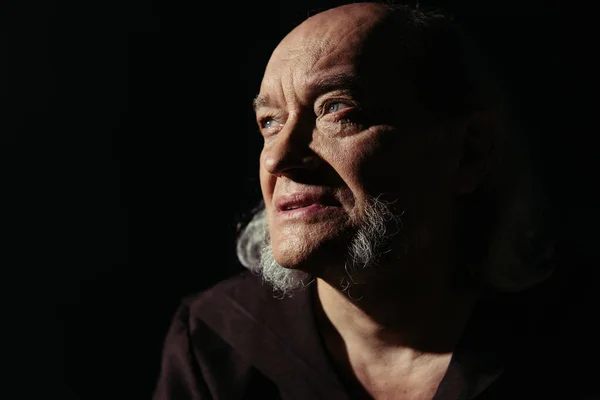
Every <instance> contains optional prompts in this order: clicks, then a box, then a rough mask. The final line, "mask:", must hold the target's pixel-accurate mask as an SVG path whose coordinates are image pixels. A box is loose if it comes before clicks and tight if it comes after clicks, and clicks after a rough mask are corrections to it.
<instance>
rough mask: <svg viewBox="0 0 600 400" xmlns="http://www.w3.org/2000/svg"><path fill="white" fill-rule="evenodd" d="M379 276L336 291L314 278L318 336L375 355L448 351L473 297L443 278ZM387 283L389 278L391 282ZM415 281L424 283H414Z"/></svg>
mask: <svg viewBox="0 0 600 400" xmlns="http://www.w3.org/2000/svg"><path fill="white" fill-rule="evenodd" d="M431 276H435V275H429V279H393V278H391V277H389V276H388V277H387V279H381V280H378V281H376V282H375V281H369V282H366V283H363V284H358V285H354V286H352V287H351V288H350V289H349V290H346V291H342V290H340V289H338V288H336V287H335V286H333V285H332V284H331V283H330V282H328V281H326V280H323V279H320V278H319V279H317V294H318V299H319V304H320V306H321V308H320V310H319V311H320V312H319V313H318V315H320V318H319V324H320V327H321V330H322V331H323V332H324V334H326V335H327V334H328V335H334V336H339V338H340V339H341V340H343V342H344V343H345V344H346V346H347V347H354V348H360V349H361V351H365V352H366V353H372V354H374V355H375V356H377V355H378V354H379V355H380V354H382V353H384V352H389V351H392V352H394V353H397V352H398V351H403V352H404V353H405V354H407V355H408V356H415V357H416V356H418V355H423V354H444V353H451V352H452V351H453V349H454V347H455V345H456V343H457V342H458V339H459V338H460V336H461V334H462V332H463V330H464V326H465V324H466V322H467V320H468V318H469V316H470V314H471V310H472V308H473V306H474V304H475V302H476V300H477V298H478V294H477V293H476V292H470V293H465V292H464V291H458V290H456V289H454V288H453V286H452V285H450V284H447V283H446V280H444V279H437V280H435V279H431ZM390 282H393V284H391V283H390ZM416 282H425V283H421V284H418V285H417V284H416Z"/></svg>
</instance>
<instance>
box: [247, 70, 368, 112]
mask: <svg viewBox="0 0 600 400" xmlns="http://www.w3.org/2000/svg"><path fill="white" fill-rule="evenodd" d="M358 81H359V79H358V77H357V76H355V75H348V74H344V73H338V74H333V75H328V76H325V77H323V78H320V79H319V80H317V81H316V82H314V83H310V84H309V87H310V92H311V94H312V96H314V97H318V96H320V95H322V94H324V93H328V92H332V91H334V90H340V89H344V90H349V91H356V90H357V88H358V86H359V85H358ZM270 103H271V102H270V100H269V97H268V96H265V95H260V94H259V95H258V96H256V97H255V98H254V99H253V100H252V107H253V108H254V111H255V112H256V111H257V110H258V109H259V108H261V107H269V106H270Z"/></svg>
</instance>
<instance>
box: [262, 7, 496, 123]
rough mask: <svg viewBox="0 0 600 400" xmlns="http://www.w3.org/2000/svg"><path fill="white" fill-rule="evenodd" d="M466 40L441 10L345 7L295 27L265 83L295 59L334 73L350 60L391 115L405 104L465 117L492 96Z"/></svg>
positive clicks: (365, 85)
mask: <svg viewBox="0 0 600 400" xmlns="http://www.w3.org/2000/svg"><path fill="white" fill-rule="evenodd" d="M465 39H466V38H465V37H464V35H463V34H462V33H461V32H460V30H459V29H458V27H457V26H456V25H455V24H454V23H453V21H452V20H451V18H448V17H447V16H445V15H442V14H440V13H436V12H425V11H421V10H418V9H413V8H411V7H408V6H400V5H396V6H393V5H390V4H382V3H369V2H363V3H353V4H347V5H343V6H339V7H335V8H332V9H329V10H326V11H323V12H320V13H318V14H315V15H313V16H311V17H309V18H308V19H306V20H305V21H304V22H302V23H301V24H300V25H298V26H297V27H296V28H295V29H293V30H292V31H291V32H290V33H289V34H288V35H287V36H286V37H285V38H284V39H283V40H282V41H281V42H280V43H279V45H278V46H277V48H276V49H275V50H274V52H273V54H272V56H271V58H270V60H269V63H268V65H267V68H266V71H265V76H264V81H263V87H262V88H265V86H264V85H266V86H269V85H270V84H271V83H272V82H271V81H272V79H274V78H275V77H276V76H277V75H278V74H279V73H280V72H282V71H283V70H285V69H286V68H288V69H289V68H295V67H296V66H298V65H299V64H298V63H304V67H305V68H307V69H313V68H327V69H330V70H331V71H334V70H336V69H337V70H341V69H343V68H342V64H344V63H345V64H346V67H348V66H349V65H350V64H352V68H351V69H352V71H348V69H347V68H346V72H351V73H352V74H353V75H354V76H355V77H356V78H358V80H359V81H360V82H361V85H362V89H363V90H370V91H372V90H376V91H377V96H378V97H379V98H380V99H381V102H380V104H379V105H378V106H379V107H381V106H382V104H383V105H387V106H389V107H391V108H395V109H396V111H395V112H394V114H398V112H397V111H398V109H401V110H406V113H407V114H409V115H418V114H420V113H424V114H427V115H428V116H431V115H432V114H435V115H438V116H443V117H442V118H446V117H449V116H457V115H464V114H467V113H468V112H470V111H473V110H474V109H475V108H477V107H479V106H484V103H488V102H489V101H490V99H491V97H490V96H487V94H489V93H490V89H491V88H490V87H489V83H491V82H490V81H489V80H487V79H486V78H483V77H482V76H481V75H480V72H481V71H483V69H481V68H480V66H479V65H477V64H478V62H479V60H478V59H477V57H474V56H475V55H476V53H474V52H470V51H467V52H465V50H466V47H465V44H466V43H467V42H466V41H465ZM467 53H468V54H467ZM465 66H466V67H467V68H465ZM379 89H381V90H379ZM384 89H385V90H384ZM261 92H263V90H262V89H261ZM259 100H260V101H262V100H263V99H262V98H259ZM487 105H488V104H485V106H487Z"/></svg>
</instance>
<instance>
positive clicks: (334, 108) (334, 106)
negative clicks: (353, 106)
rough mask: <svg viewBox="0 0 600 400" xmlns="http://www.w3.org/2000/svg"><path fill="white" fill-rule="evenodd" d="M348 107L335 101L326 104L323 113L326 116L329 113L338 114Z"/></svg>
mask: <svg viewBox="0 0 600 400" xmlns="http://www.w3.org/2000/svg"><path fill="white" fill-rule="evenodd" d="M348 107H350V106H349V105H348V104H346V103H342V102H339V101H337V102H334V103H329V104H327V106H326V108H325V111H326V112H327V113H328V114H330V113H334V112H338V111H340V110H343V109H344V108H348Z"/></svg>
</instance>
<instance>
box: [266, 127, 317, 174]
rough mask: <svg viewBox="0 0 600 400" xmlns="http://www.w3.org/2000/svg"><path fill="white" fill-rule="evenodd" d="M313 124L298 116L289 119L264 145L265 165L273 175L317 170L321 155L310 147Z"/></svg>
mask: <svg viewBox="0 0 600 400" xmlns="http://www.w3.org/2000/svg"><path fill="white" fill-rule="evenodd" d="M312 133H313V126H311V125H310V124H306V123H302V122H301V121H299V120H298V119H297V118H294V119H288V120H287V121H286V124H285V126H284V127H283V128H282V130H281V131H280V132H279V133H277V135H276V136H274V137H272V138H271V139H270V140H269V141H268V142H267V143H265V146H264V147H263V151H262V152H263V161H262V162H263V167H264V169H265V170H266V171H267V172H269V173H270V174H272V175H275V176H287V177H291V175H292V174H296V173H298V172H300V173H301V172H309V171H311V172H312V171H315V170H316V169H317V168H318V166H319V163H320V158H319V156H318V155H317V154H316V153H315V152H314V151H313V150H312V149H311V148H310V144H311V141H312Z"/></svg>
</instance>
